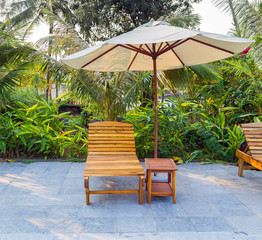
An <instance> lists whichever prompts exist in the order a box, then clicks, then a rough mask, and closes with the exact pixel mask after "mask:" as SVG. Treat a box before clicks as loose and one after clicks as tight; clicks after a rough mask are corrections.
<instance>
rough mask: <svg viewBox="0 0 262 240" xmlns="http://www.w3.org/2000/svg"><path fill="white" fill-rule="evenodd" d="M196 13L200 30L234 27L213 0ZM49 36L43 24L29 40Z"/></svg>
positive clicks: (204, 2)
mask: <svg viewBox="0 0 262 240" xmlns="http://www.w3.org/2000/svg"><path fill="white" fill-rule="evenodd" d="M193 7H194V12H195V13H198V14H199V15H200V16H201V17H202V20H201V25H200V30H201V31H205V32H213V33H220V34H225V35H226V34H228V32H229V30H230V28H231V27H232V18H231V16H230V15H227V14H225V13H223V12H222V11H221V10H220V9H218V8H217V7H215V6H214V4H213V3H212V2H211V0H202V2H201V3H198V4H193ZM47 35H48V27H47V26H46V25H44V24H41V25H40V26H39V27H38V28H37V29H36V30H35V31H34V33H33V34H32V35H31V36H30V38H29V39H28V40H30V41H32V42H36V41H37V40H38V39H40V38H42V37H45V36H47Z"/></svg>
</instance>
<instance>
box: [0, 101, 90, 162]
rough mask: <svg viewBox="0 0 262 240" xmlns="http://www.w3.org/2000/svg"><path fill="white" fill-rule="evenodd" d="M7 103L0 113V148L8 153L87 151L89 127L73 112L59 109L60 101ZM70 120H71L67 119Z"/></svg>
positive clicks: (72, 153)
mask: <svg viewBox="0 0 262 240" xmlns="http://www.w3.org/2000/svg"><path fill="white" fill-rule="evenodd" d="M36 102H37V103H36V104H35V105H33V106H31V107H30V106H28V105H26V104H24V103H21V102H16V105H17V106H19V107H18V108H14V107H11V106H8V107H7V111H6V112H5V113H4V114H3V115H1V116H0V149H1V154H2V155H3V156H8V157H44V158H47V157H63V156H64V154H65V150H66V151H67V154H68V155H69V157H79V156H80V155H81V154H84V155H86V153H87V150H86V149H87V131H86V129H84V128H82V127H80V126H78V125H77V124H76V123H75V122H74V121H73V119H72V118H71V117H70V115H69V113H61V114H59V113H58V107H59V105H60V104H63V102H61V103H60V104H59V105H57V102H56V101H53V102H50V103H47V102H46V101H45V100H36ZM65 119H67V120H68V122H66V121H65Z"/></svg>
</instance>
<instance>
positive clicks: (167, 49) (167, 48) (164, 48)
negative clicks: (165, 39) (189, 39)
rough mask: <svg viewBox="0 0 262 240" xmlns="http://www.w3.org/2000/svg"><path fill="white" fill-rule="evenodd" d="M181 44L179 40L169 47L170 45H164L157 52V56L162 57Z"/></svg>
mask: <svg viewBox="0 0 262 240" xmlns="http://www.w3.org/2000/svg"><path fill="white" fill-rule="evenodd" d="M183 42H185V41H183ZM183 42H181V40H177V41H175V42H174V43H172V44H171V45H170V44H169V45H168V44H166V45H165V46H164V47H163V48H162V49H161V50H160V51H159V52H158V56H159V55H162V54H163V53H165V52H167V51H169V50H170V49H172V48H174V47H176V46H177V45H179V44H181V43H183Z"/></svg>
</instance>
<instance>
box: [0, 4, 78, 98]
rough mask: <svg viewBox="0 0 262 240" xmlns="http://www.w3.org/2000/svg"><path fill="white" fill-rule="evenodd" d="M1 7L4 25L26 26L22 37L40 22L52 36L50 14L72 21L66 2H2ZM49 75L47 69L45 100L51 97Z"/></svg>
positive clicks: (52, 23)
mask: <svg viewBox="0 0 262 240" xmlns="http://www.w3.org/2000/svg"><path fill="white" fill-rule="evenodd" d="M2 7H5V8H6V9H7V12H6V14H5V16H6V25H9V26H26V27H25V31H24V37H25V36H26V35H27V34H28V33H29V32H30V31H32V30H33V28H34V27H35V26H37V25H39V23H40V22H42V21H43V22H46V23H47V24H49V36H52V34H53V33H54V29H55V26H56V25H55V21H52V20H50V19H49V21H47V16H50V13H52V14H53V15H57V16H61V15H62V16H63V17H64V19H66V20H67V21H69V22H72V21H73V19H74V16H73V14H72V13H71V11H70V9H69V7H68V4H67V2H66V1H59V0H24V1H12V2H11V3H10V1H3V2H2ZM47 52H48V55H49V56H51V55H52V38H49V42H48V50H47ZM50 78H51V75H50V71H49V69H47V72H46V80H47V89H46V98H47V99H49V98H50V97H51V91H50V90H51V88H50V86H51V81H50Z"/></svg>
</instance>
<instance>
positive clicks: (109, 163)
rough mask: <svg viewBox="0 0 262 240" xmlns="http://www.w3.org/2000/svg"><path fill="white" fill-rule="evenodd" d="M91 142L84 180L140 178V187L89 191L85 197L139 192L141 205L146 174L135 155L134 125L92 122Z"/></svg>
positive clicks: (90, 127) (90, 129) (90, 126)
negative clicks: (90, 178)
mask: <svg viewBox="0 0 262 240" xmlns="http://www.w3.org/2000/svg"><path fill="white" fill-rule="evenodd" d="M88 141H89V142H88V157H87V160H86V166H85V170H84V177H85V179H86V178H88V177H103V176H123V177H124V176H138V185H139V188H138V189H133V190H130V189H127V190H99V191H96V190H92V191H91V190H90V189H88V192H86V194H88V196H89V194H120V193H138V194H139V203H140V204H142V202H143V189H142V187H143V181H144V180H143V179H144V175H145V172H144V170H143V168H142V166H141V164H140V162H139V160H138V158H137V156H136V148H135V137H134V130H133V125H132V124H127V123H119V122H111V121H107V122H98V123H91V124H89V139H88ZM88 196H87V197H88ZM87 202H89V200H88V201H87Z"/></svg>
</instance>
